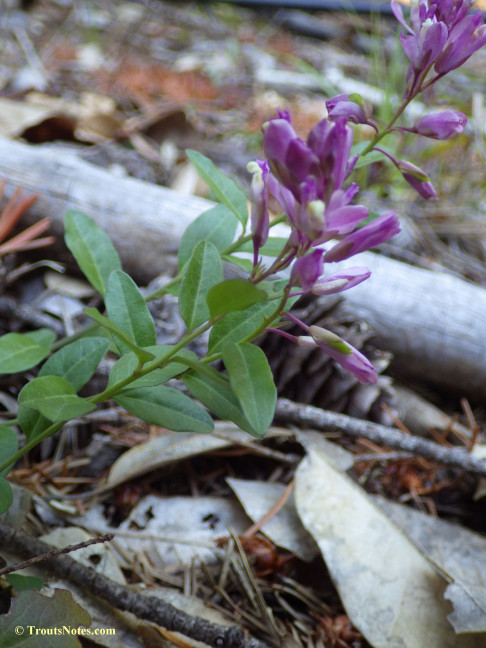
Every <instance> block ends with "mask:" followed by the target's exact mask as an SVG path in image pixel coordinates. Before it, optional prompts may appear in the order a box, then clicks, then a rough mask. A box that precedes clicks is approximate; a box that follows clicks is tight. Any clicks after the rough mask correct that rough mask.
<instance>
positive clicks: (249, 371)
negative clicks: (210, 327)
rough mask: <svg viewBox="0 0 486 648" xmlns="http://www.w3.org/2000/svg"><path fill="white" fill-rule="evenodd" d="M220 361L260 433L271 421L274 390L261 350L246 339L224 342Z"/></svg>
mask: <svg viewBox="0 0 486 648" xmlns="http://www.w3.org/2000/svg"><path fill="white" fill-rule="evenodd" d="M223 362H224V365H225V367H226V369H227V371H228V375H229V379H230V384H231V388H232V390H233V392H234V393H235V395H236V397H237V398H238V401H239V403H240V406H241V409H242V410H243V413H244V414H245V416H246V418H247V419H248V421H249V423H250V425H251V427H252V428H253V429H254V430H255V434H256V436H260V437H261V436H264V434H265V432H266V431H267V429H268V426H269V425H270V424H271V422H272V420H273V416H274V413H275V405H276V403H277V390H276V387H275V384H274V382H273V376H272V371H271V369H270V367H269V364H268V360H267V358H266V356H265V354H264V353H263V351H262V350H261V349H260V348H259V347H257V346H255V345H254V344H249V343H248V342H243V343H241V344H235V343H234V342H228V343H226V344H225V345H224V347H223Z"/></svg>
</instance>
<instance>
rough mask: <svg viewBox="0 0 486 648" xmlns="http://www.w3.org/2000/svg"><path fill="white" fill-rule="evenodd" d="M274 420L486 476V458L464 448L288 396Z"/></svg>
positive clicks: (281, 401)
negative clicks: (293, 399)
mask: <svg viewBox="0 0 486 648" xmlns="http://www.w3.org/2000/svg"><path fill="white" fill-rule="evenodd" d="M275 420H276V421H279V422H285V423H294V424H295V425H299V426H310V427H313V428H316V429H318V430H323V431H334V432H342V433H343V434H345V435H347V436H351V437H364V438H366V439H369V440H370V441H373V442H374V443H379V444H381V445H385V446H388V447H389V448H394V449H395V450H404V451H405V452H410V453H412V454H414V455H419V456H421V457H425V459H431V460H432V461H438V462H440V463H443V464H445V465H447V466H455V467H457V468H462V469H463V470H466V471H467V472H470V473H474V474H476V475H482V476H483V477H486V460H484V459H475V458H474V457H471V455H470V454H469V453H468V452H467V451H466V450H463V449H462V448H449V447H443V446H441V445H439V444H438V443H434V442H433V441H429V440H427V439H422V438H421V437H416V436H412V435H408V434H405V433H404V432H401V431H400V430H397V429H395V428H389V427H386V425H379V424H378V423H372V422H371V421H363V420H361V419H355V418H352V417H351V416H346V415H345V414H337V413H336V412H329V411H327V410H322V409H319V408H317V407H313V406H312V405H302V404H300V403H294V402H292V401H290V400H287V399H286V398H279V399H278V401H277V409H276V411H275Z"/></svg>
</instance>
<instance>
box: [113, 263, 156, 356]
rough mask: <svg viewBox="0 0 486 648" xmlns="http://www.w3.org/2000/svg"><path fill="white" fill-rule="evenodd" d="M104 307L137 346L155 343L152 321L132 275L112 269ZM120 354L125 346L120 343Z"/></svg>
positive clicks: (125, 348)
mask: <svg viewBox="0 0 486 648" xmlns="http://www.w3.org/2000/svg"><path fill="white" fill-rule="evenodd" d="M105 306H106V311H107V313H108V317H109V319H110V320H111V321H112V322H113V324H115V325H116V326H117V327H118V329H119V330H120V331H123V333H125V334H126V335H127V336H128V337H129V338H130V340H132V342H134V343H135V344H136V345H137V346H139V347H146V346H149V345H151V344H156V342H157V336H156V333H155V324H154V320H153V318H152V315H151V314H150V311H149V308H148V306H147V304H146V302H145V299H144V298H143V296H142V293H141V292H140V290H139V289H138V287H137V285H136V283H135V282H134V281H133V279H132V278H131V277H129V276H128V275H127V274H126V273H125V272H122V271H121V270H115V271H114V272H112V273H111V275H110V278H109V279H108V287H107V289H106V295H105ZM119 346H120V350H121V351H122V353H125V352H126V351H127V347H126V346H124V345H123V343H122V342H120V343H119Z"/></svg>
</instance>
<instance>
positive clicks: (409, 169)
mask: <svg viewBox="0 0 486 648" xmlns="http://www.w3.org/2000/svg"><path fill="white" fill-rule="evenodd" d="M397 168H398V169H399V170H400V172H401V174H402V176H403V177H404V179H405V180H406V181H407V182H408V184H409V185H410V186H411V187H412V188H413V189H415V191H416V192H417V193H419V194H420V195H421V196H422V198H425V200H430V199H431V198H434V199H437V194H436V193H435V189H434V187H433V186H432V183H431V182H430V180H429V178H428V176H427V174H426V173H425V171H423V170H422V169H421V168H420V167H418V166H415V164H412V163H411V162H407V160H399V161H398V163H397Z"/></svg>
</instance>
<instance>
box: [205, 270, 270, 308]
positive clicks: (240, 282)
mask: <svg viewBox="0 0 486 648" xmlns="http://www.w3.org/2000/svg"><path fill="white" fill-rule="evenodd" d="M266 300H267V295H266V294H265V293H264V292H263V290H259V289H258V288H256V287H255V286H254V285H253V284H251V283H250V282H249V281H246V280H245V279H228V281H223V282H222V283H218V284H216V285H215V286H213V287H212V288H211V290H210V291H209V292H208V294H207V299H206V301H207V304H208V306H209V313H210V315H211V317H212V318H214V317H217V316H218V315H222V314H223V313H232V312H234V311H242V310H245V308H249V307H250V306H253V304H256V303H258V302H261V301H266Z"/></svg>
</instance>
